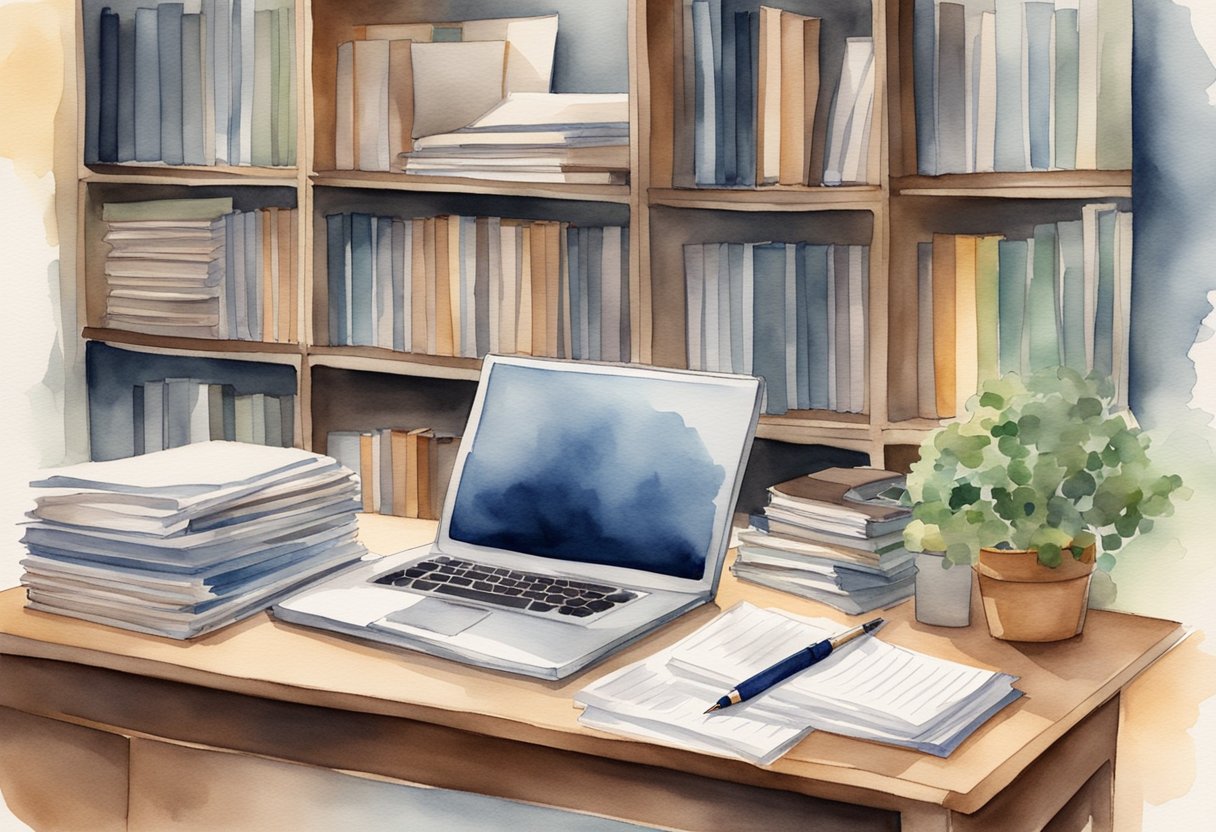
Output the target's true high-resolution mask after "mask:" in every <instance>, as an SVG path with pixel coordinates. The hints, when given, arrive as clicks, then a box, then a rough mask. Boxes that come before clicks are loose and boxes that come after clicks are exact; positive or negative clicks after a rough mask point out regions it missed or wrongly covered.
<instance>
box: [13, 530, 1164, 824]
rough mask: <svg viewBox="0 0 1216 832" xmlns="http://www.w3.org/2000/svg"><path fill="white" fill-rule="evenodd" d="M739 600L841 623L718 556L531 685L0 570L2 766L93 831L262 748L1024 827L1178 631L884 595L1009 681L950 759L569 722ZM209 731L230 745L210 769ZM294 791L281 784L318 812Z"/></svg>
mask: <svg viewBox="0 0 1216 832" xmlns="http://www.w3.org/2000/svg"><path fill="white" fill-rule="evenodd" d="M364 528H365V532H364V533H365V538H366V539H367V540H368V543H369V546H371V547H372V548H373V549H374V550H379V551H390V550H393V549H396V548H403V547H405V546H406V545H410V544H411V543H412V540H410V539H409V538H411V537H413V538H417V537H419V536H421V537H425V536H427V535H428V534H429V533H430V531H429V529H430V527H429V526H428V525H425V524H415V525H411V526H403V525H402V523H401V521H389V520H386V519H384V518H377V517H368V518H366V520H365V523H364ZM403 529H405V531H403ZM745 598H746V599H748V600H750V601H752V602H753V603H756V604H758V605H761V606H774V607H782V608H785V609H788V610H791V611H795V612H799V613H803V614H813V615H828V616H830V617H832V618H835V619H837V620H839V621H841V622H847V621H849V619H848V617H846V616H843V615H842V614H839V613H835V612H834V611H832V610H830V609H828V608H826V607H822V606H819V605H817V604H814V603H811V602H803V601H799V600H797V599H795V598H793V597H791V596H787V595H785V594H782V593H778V592H775V591H769V590H765V589H762V588H759V587H753V586H748V585H743V584H741V583H739V582H737V581H735V580H734V579H733V578H732V577H731V576H730V575H729V574H728V575H725V576H724V577H723V580H722V586H721V588H720V590H719V595H718V604H717V605H716V606H710V607H705V608H702V609H700V610H697V611H694V612H693V613H691V614H689V615H687V616H685V617H683V618H682V619H680V620H679V621H677V622H675V623H674V624H672V625H670V626H668V627H666V628H664V629H662V630H661V631H660V632H658V633H655V634H653V635H652V636H650V637H648V638H646V639H645V640H643V641H641V642H639V643H638V644H635V645H633V646H631V647H630V648H628V649H626V650H625V651H623V652H622V653H619V654H617V655H615V656H613V657H611V658H610V659H609V660H607V661H605V662H603V663H601V664H599V665H597V666H595V667H593V668H591V669H590V670H588V671H586V672H584V673H582V674H579V675H577V676H575V677H574V678H572V679H567V680H564V681H562V682H544V681H538V680H532V679H524V678H517V677H513V676H509V675H506V674H501V673H496V672H490V671H483V670H478V669H475V668H471V667H466V666H463V665H459V664H455V663H452V662H447V661H443V660H440V659H435V658H431V657H428V656H422V655H418V654H414V653H410V652H407V651H394V650H388V649H383V648H380V647H374V646H370V645H366V644H362V643H359V642H356V641H353V640H347V639H343V638H340V637H336V636H332V635H327V634H324V633H320V632H314V631H310V630H307V629H305V628H302V627H296V626H292V625H289V624H285V623H283V622H279V621H275V620H273V619H271V618H270V616H269V615H268V614H261V615H258V616H255V617H254V618H252V619H249V620H247V621H244V622H241V623H238V624H236V625H234V626H232V627H229V628H226V629H224V630H221V631H219V632H217V633H214V634H212V635H209V636H205V637H202V638H199V639H196V640H194V641H193V642H189V643H183V642H176V641H171V640H167V639H160V638H155V637H150V636H144V635H139V634H136V633H128V632H125V631H121V630H116V629H111V628H107V627H103V626H98V625H93V624H89V623H87V622H82V621H75V620H72V619H69V618H61V617H57V616H53V615H47V614H42V613H37V612H31V611H28V610H26V609H25V608H24V606H23V604H24V593H23V591H22V590H20V589H14V590H10V591H7V592H4V593H0V737H3V738H5V739H4V741H3V742H4V743H6V745H4V746H3V748H2V749H0V787H2V788H3V789H4V793H5V796H6V797H7V798H8V799H9V801H10V805H16V804H15V801H16V802H21V801H23V800H26V798H27V797H29V795H30V792H29V790H30V789H34V791H35V792H37V794H35V795H34V797H37V796H38V794H42V795H43V796H42V797H41V798H40V799H41V800H42V801H43V804H46V799H45V795H44V794H43V792H45V790H46V788H47V784H46V780H47V779H48V778H57V779H59V778H62V776H63V771H61V769H63V770H68V771H77V769H78V770H79V773H78V775H73V776H84V777H86V778H87V779H88V782H90V783H91V784H92V785H91V786H89V787H88V788H87V789H81V787H80V783H79V781H77V782H75V783H69V784H65V785H67V786H70V787H69V788H65V789H64V790H63V791H64V794H63V795H62V797H61V798H60V799H59V800H57V802H56V803H55V804H54V806H52V807H48V806H46V805H43V807H42V808H43V809H44V810H50V809H53V810H54V811H55V812H59V814H58V815H56V817H60V818H89V817H90V816H89V813H90V812H91V813H94V816H93V817H91V822H90V823H89V824H85V825H87V826H90V827H91V828H94V829H99V828H103V827H104V826H105V824H104V823H103V822H102V821H103V820H105V819H106V818H107V817H108V818H109V820H111V821H113V822H114V824H115V825H117V826H119V827H121V826H122V825H123V823H124V822H125V819H126V818H127V817H128V814H129V815H130V818H131V825H132V827H135V826H138V825H140V824H138V823H136V820H137V819H142V821H143V822H144V823H146V824H147V825H149V826H155V825H156V822H157V821H159V822H162V823H163V822H165V820H166V819H172V818H174V817H177V815H176V814H175V812H178V810H181V812H186V814H187V815H188V814H189V812H187V811H186V810H190V811H195V810H198V809H199V801H200V800H202V801H203V802H204V803H205V802H206V801H207V800H209V799H210V800H218V799H221V798H218V797H215V796H214V795H212V796H211V797H207V796H206V795H207V792H206V790H205V789H204V791H203V792H201V793H200V792H197V789H198V788H199V786H198V785H197V784H198V783H199V782H200V781H199V778H202V777H206V776H212V775H214V776H219V772H221V770H222V771H224V772H228V773H229V774H231V773H232V772H234V771H236V772H239V771H241V770H242V769H241V765H242V764H243V763H248V764H249V765H250V766H251V767H252V768H250V774H249V775H248V776H249V777H256V776H257V774H256V771H257V766H258V765H266V764H268V763H267V760H268V759H269V760H273V761H292V762H294V763H303V764H306V765H307V766H312V767H318V768H313V769H307V772H308V773H309V776H310V777H312V776H316V775H317V773H318V772H325V773H328V772H354V773H359V774H361V775H369V776H372V777H375V778H388V779H391V780H394V781H405V782H409V783H418V784H425V785H428V786H436V787H441V788H450V789H459V790H463V791H469V792H475V793H479V794H485V795H494V796H499V797H505V798H511V799H515V800H521V801H527V802H534V803H544V804H547V805H553V806H558V807H563V808H569V809H574V810H579V811H583V812H587V813H592V814H596V815H600V816H604V817H612V818H619V819H623V820H628V821H633V822H637V823H644V824H653V825H658V826H663V827H669V828H678V829H693V830H709V829H712V830H726V829H744V828H746V829H766V830H772V829H786V828H799V829H805V828H813V829H842V830H845V829H847V830H856V829H903V830H912V831H913V832H929V831H930V830H932V831H933V832H945V830H951V832H961V831H962V830H971V829H985V830H994V829H1002V830H1003V829H1027V830H1031V829H1036V830H1037V829H1044V828H1052V829H1063V828H1073V827H1074V826H1076V827H1078V828H1079V826H1081V825H1083V820H1082V821H1081V822H1078V819H1087V818H1089V817H1091V816H1092V817H1093V819H1094V824H1093V825H1094V828H1095V829H1107V828H1110V826H1111V801H1112V792H1111V790H1112V783H1113V776H1112V775H1113V761H1114V755H1115V746H1116V739H1117V733H1118V723H1119V719H1118V716H1119V714H1118V696H1119V692H1120V691H1121V690H1122V689H1123V688H1124V687H1125V686H1126V685H1127V684H1128V683H1129V682H1130V681H1131V680H1132V679H1133V678H1134V677H1135V676H1136V675H1137V674H1139V673H1140V672H1141V671H1142V670H1144V669H1145V668H1146V667H1148V666H1149V665H1150V664H1151V663H1152V662H1153V661H1154V660H1155V659H1157V658H1158V657H1159V656H1161V655H1162V654H1163V653H1164V652H1165V651H1166V650H1168V649H1169V648H1170V647H1171V646H1172V645H1173V644H1175V643H1176V642H1177V641H1178V640H1179V639H1180V638H1181V636H1182V630H1181V627H1180V626H1179V625H1178V624H1176V623H1173V622H1169V621H1162V620H1158V619H1151V618H1143V617H1137V616H1131V615H1123V614H1117V613H1109V612H1097V611H1093V612H1091V613H1090V615H1089V619H1088V621H1087V622H1086V626H1085V632H1084V634H1083V635H1082V636H1080V637H1078V638H1076V639H1072V640H1069V641H1067V642H1061V643H1058V644H1047V645H1032V644H1026V645H1015V644H1009V643H1004V642H999V641H995V640H993V639H991V638H989V636H988V635H987V632H986V630H985V627H984V621H983V614H982V612H981V611H980V609H979V606H978V602H977V604H976V607H975V609H974V610H973V612H972V622H973V623H972V625H971V626H970V627H969V628H966V629H946V628H933V627H928V626H924V625H921V624H918V623H917V622H916V621H915V619H914V617H913V609H912V604H911V603H906V604H902V605H899V606H897V607H895V608H893V609H891V610H889V611H887V612H886V613H884V616H885V617H886V618H887V619H888V620H889V622H890V623H889V624H888V625H887V626H886V627H885V628H884V629H883V632H882V635H881V637H882V638H883V639H886V640H888V641H890V642H892V643H895V644H902V645H905V646H907V647H910V648H912V649H916V650H922V651H925V652H928V653H932V654H934V655H938V656H943V657H945V658H949V659H954V660H957V661H962V662H967V663H971V664H975V665H979V666H983V667H991V668H999V669H1001V670H1004V671H1006V672H1008V673H1012V674H1014V675H1016V676H1019V677H1020V678H1021V681H1020V682H1019V683H1018V687H1019V688H1020V689H1021V690H1023V691H1024V692H1025V693H1026V696H1025V697H1023V698H1022V699H1021V700H1019V701H1018V702H1016V703H1014V704H1013V705H1012V706H1010V707H1008V708H1006V709H1005V710H1004V711H1002V712H1001V713H1000V714H998V715H997V716H996V717H995V718H994V719H992V720H990V721H989V722H988V723H987V724H986V725H984V726H983V727H982V728H981V729H980V730H979V731H978V732H977V733H976V734H975V735H974V736H973V737H972V738H971V739H969V740H968V741H967V742H966V743H965V744H963V745H962V746H961V747H960V748H959V749H958V750H957V751H955V752H954V754H953V755H951V757H950V758H949V759H946V760H942V759H938V758H936V757H931V756H928V755H925V754H920V753H917V752H914V751H909V750H904V749H898V748H890V747H886V746H881V745H876V744H872V743H866V742H861V741H857V740H851V739H846V738H842V737H837V736H833V735H830V734H826V733H822V732H816V733H813V734H812V735H811V736H809V737H808V738H807V739H806V740H805V741H803V742H802V743H801V744H799V745H798V746H797V747H796V748H794V749H793V750H792V751H790V752H789V753H788V754H786V755H785V756H784V757H782V758H781V759H780V760H778V761H777V762H776V763H774V764H773V765H772V766H770V767H768V768H759V767H756V766H753V765H749V764H747V763H743V762H737V761H731V760H723V759H718V758H714V757H709V756H705V755H701V754H697V753H692V752H688V751H680V750H675V749H668V748H662V747H659V746H654V745H650V744H647V743H642V742H635V741H631V740H627V739H622V738H618V737H615V736H611V735H608V734H603V733H600V732H597V731H594V730H589V729H587V728H584V727H582V726H580V725H579V724H578V721H577V717H578V711H577V710H576V709H575V708H574V707H573V705H572V703H571V699H572V696H573V695H574V693H575V692H576V691H578V690H579V689H580V688H582V687H583V686H584V685H586V684H587V683H588V682H590V681H591V680H592V679H595V678H597V677H598V676H600V675H602V674H604V673H606V672H608V671H610V670H613V669H615V668H618V667H621V666H622V665H624V664H627V663H629V662H632V661H635V660H637V659H639V658H641V657H643V656H646V655H648V654H650V653H652V652H653V651H655V650H658V649H660V648H661V647H664V646H666V645H669V644H671V643H672V642H674V641H676V640H677V639H679V638H681V637H683V636H685V635H687V634H688V633H690V632H691V631H693V630H694V629H696V628H697V627H699V626H701V625H702V624H704V623H705V622H707V621H708V620H709V619H710V618H711V617H712V616H714V615H715V614H717V612H718V611H719V609H724V608H726V607H729V606H730V605H732V604H734V603H735V602H736V601H739V600H742V599H745ZM48 749H51V750H48ZM217 752H225V753H227V756H226V757H224V758H223V760H224V765H223V766H222V767H216V766H215V765H214V763H213V756H214V755H215V754H216V753H217ZM232 752H236V753H232ZM48 755H49V756H48ZM209 761H211V762H209ZM40 766H42V767H43V768H45V769H46V770H45V771H44V770H43V768H39V767H40ZM304 770H305V769H302V768H301V771H304ZM206 772H211V773H212V774H211V775H208V774H207V773H206ZM333 776H334V777H335V778H337V777H339V775H336V774H335V775H333ZM300 782H301V783H304V782H305V781H304V780H301V781H300ZM307 782H312V781H311V780H309V781H307ZM183 784H185V785H183ZM190 784H194V785H193V786H191V785H190ZM191 788H194V789H195V792H191V791H190V789H191ZM39 790H42V791H39ZM183 790H184V791H183ZM200 795H201V796H200ZM309 797H310V794H309V793H296V794H291V795H287V796H284V795H282V794H277V796H276V799H277V800H280V801H281V802H282V803H283V808H282V811H284V812H290V811H295V812H297V813H298V814H299V815H300V817H301V818H304V817H307V816H309V815H310V813H311V816H312V817H313V819H314V820H315V819H316V817H318V816H317V815H316V814H315V812H316V803H315V802H314V803H311V804H310V802H309ZM29 799H30V800H32V799H33V798H32V797H31V798H29ZM222 799H223V800H232V799H234V798H233V797H232V796H231V795H227V794H226V795H224V797H223V798H222ZM73 801H76V803H80V804H81V805H79V806H76V805H74V804H73ZM191 801H193V802H191ZM27 803H28V800H26V803H23V804H22V805H26V804H27ZM239 809H240V807H239V806H234V807H231V811H232V812H234V813H235V814H233V815H231V817H233V818H237V817H241V815H240V814H239ZM73 812H76V814H72V813H73ZM81 813H83V814H81ZM107 813H110V815H112V816H110V815H107ZM209 817H214V816H209ZM1053 819H1054V820H1053ZM65 825H68V824H67V823H66V821H65ZM322 826H323V824H322ZM47 828H50V827H49V826H48V827H47ZM230 828H243V827H242V826H241V825H240V823H235V824H234V825H232V826H231V827H230ZM284 828H297V827H295V826H290V825H286V826H284Z"/></svg>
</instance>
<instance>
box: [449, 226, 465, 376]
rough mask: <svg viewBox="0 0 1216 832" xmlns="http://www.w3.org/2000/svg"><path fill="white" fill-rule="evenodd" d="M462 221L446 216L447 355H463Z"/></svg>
mask: <svg viewBox="0 0 1216 832" xmlns="http://www.w3.org/2000/svg"><path fill="white" fill-rule="evenodd" d="M462 225H463V223H462V222H461V218H460V217H457V216H452V217H448V303H449V305H450V306H451V308H452V352H450V353H448V354H449V355H464V350H463V349H462V348H463V346H464V326H465V320H464V310H463V309H462V308H461V303H460V301H461V296H462V295H463V293H464V285H463V281H462V280H461V268H460V260H461V255H462V253H463V251H462V248H461V245H460V229H461V226H462Z"/></svg>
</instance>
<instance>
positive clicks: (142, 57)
mask: <svg viewBox="0 0 1216 832" xmlns="http://www.w3.org/2000/svg"><path fill="white" fill-rule="evenodd" d="M178 8H179V9H180V8H181V7H180V5H179V6H178ZM159 26H160V23H159V18H158V15H157V10H156V9H137V10H136V11H135V108H134V118H135V161H137V162H159V161H161V159H162V155H161V143H160V142H161V121H162V120H161V101H160V87H161V83H160V55H159V50H160V33H159Z"/></svg>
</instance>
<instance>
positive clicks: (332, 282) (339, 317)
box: [325, 214, 349, 346]
mask: <svg viewBox="0 0 1216 832" xmlns="http://www.w3.org/2000/svg"><path fill="white" fill-rule="evenodd" d="M348 224H349V219H348V217H347V216H346V215H344V214H331V215H330V216H328V217H326V218H325V229H326V238H325V240H326V254H327V256H326V271H327V275H326V288H327V289H328V291H329V343H330V344H331V345H333V346H340V345H343V344H347V343H349V340H348V334H347V332H346V281H347V275H346V239H347V233H346V228H347V227H348Z"/></svg>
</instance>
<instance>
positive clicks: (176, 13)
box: [156, 3, 185, 165]
mask: <svg viewBox="0 0 1216 832" xmlns="http://www.w3.org/2000/svg"><path fill="white" fill-rule="evenodd" d="M182 8H183V7H182V4H181V3H161V4H160V5H159V6H157V7H156V18H157V19H156V27H157V50H158V54H159V58H158V60H159V64H160V151H161V160H162V161H164V162H165V164H167V165H180V164H183V163H184V161H185V157H184V155H183V149H182Z"/></svg>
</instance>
